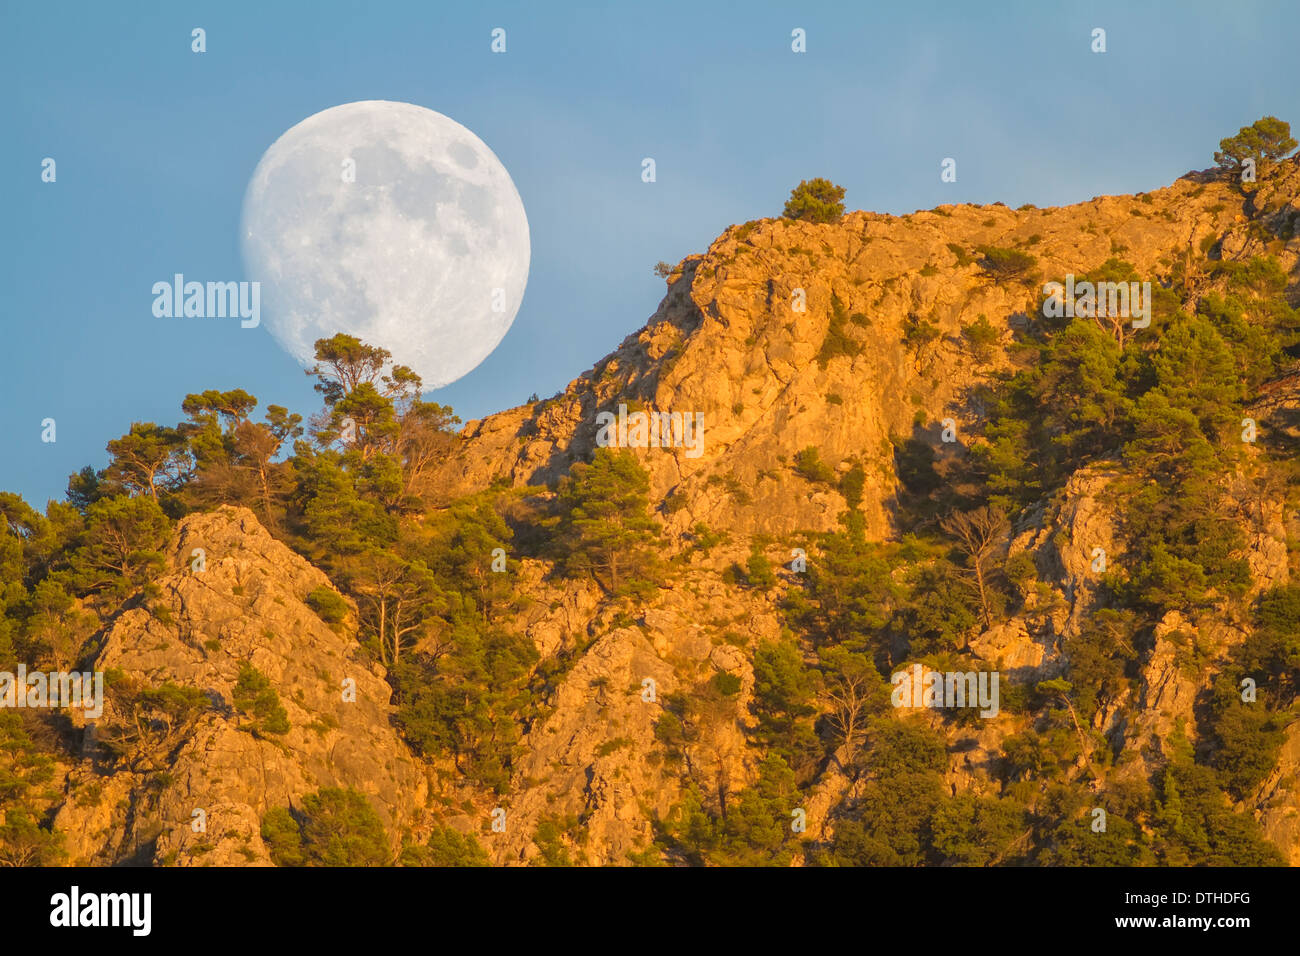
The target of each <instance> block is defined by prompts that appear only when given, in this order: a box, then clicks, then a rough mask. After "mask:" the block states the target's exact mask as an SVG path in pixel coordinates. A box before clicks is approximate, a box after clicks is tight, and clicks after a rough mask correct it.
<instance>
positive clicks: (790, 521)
mask: <svg viewBox="0 0 1300 956" xmlns="http://www.w3.org/2000/svg"><path fill="white" fill-rule="evenodd" d="M1298 194H1300V164H1296V163H1294V162H1291V163H1289V164H1287V168H1286V169H1285V171H1284V172H1283V173H1282V174H1281V175H1279V176H1277V177H1276V178H1274V179H1271V180H1270V181H1269V182H1268V183H1267V184H1266V185H1265V186H1263V187H1261V189H1260V190H1259V192H1258V193H1256V194H1255V195H1253V196H1251V197H1243V195H1242V194H1241V193H1240V192H1239V191H1237V190H1236V189H1235V188H1233V187H1232V186H1231V185H1230V184H1228V183H1224V182H1222V181H1219V180H1215V179H1213V178H1211V177H1208V176H1205V175H1201V174H1189V176H1187V177H1184V178H1183V179H1181V180H1179V181H1178V182H1176V183H1174V184H1173V185H1172V186H1169V187H1168V188H1165V189H1159V190H1155V191H1153V192H1150V193H1146V194H1138V195H1132V196H1105V197H1099V198H1097V199H1093V200H1091V201H1090V202H1086V203H1078V204H1076V205H1073V206H1064V207H1059V208H1052V209H1037V208H1023V209H1020V210H1011V209H1008V208H1007V207H1005V206H1002V205H994V206H971V205H959V206H940V207H938V208H936V209H934V210H931V211H927V212H917V213H913V214H911V215H908V216H902V217H894V216H887V215H878V214H873V213H866V212H855V213H850V214H848V215H847V216H845V217H844V218H843V220H842V221H840V222H839V223H836V224H833V225H817V224H812V223H806V222H798V221H793V220H786V219H765V220H759V221H757V222H754V223H747V224H745V225H742V226H733V227H732V228H730V229H728V230H727V231H726V232H725V233H723V234H722V235H721V236H720V237H719V238H718V239H717V240H716V241H715V242H714V243H713V245H712V246H711V247H710V248H709V250H708V252H707V253H705V254H704V255H702V256H692V257H689V258H687V259H686V260H685V261H684V262H683V263H682V264H681V266H680V267H679V268H680V271H679V272H677V273H675V274H674V275H673V276H671V277H670V278H669V280H668V293H667V295H666V296H665V297H664V300H663V302H662V303H661V304H660V306H659V308H658V310H657V311H656V312H655V313H654V315H652V316H651V317H650V319H649V320H648V321H647V322H646V325H645V327H644V328H643V329H642V330H641V331H639V332H637V333H634V334H633V335H630V336H628V337H627V338H626V339H625V340H624V341H623V343H622V344H621V345H620V346H619V348H618V349H617V350H616V351H614V352H613V353H611V354H610V355H608V356H606V357H605V358H604V359H602V360H601V361H600V362H598V363H597V364H596V366H595V367H594V368H593V369H592V370H591V371H589V372H587V373H585V374H583V375H582V376H580V377H579V378H577V379H575V380H574V381H573V382H571V383H570V384H569V386H568V387H567V388H566V389H565V390H564V392H563V393H561V394H560V395H558V396H556V397H555V398H553V399H550V400H547V401H544V402H540V403H537V404H534V405H529V406H523V407H520V408H514V409H510V410H509V411H504V412H501V413H499V414H496V415H492V416H489V417H487V418H485V419H483V420H481V421H473V422H469V423H468V424H467V425H466V426H465V429H464V437H465V440H464V442H463V443H462V444H461V447H460V449H459V451H458V453H457V454H455V455H454V456H453V457H452V458H451V459H450V460H449V461H448V462H447V463H446V465H445V467H444V469H443V472H442V474H441V475H440V476H439V478H440V480H441V481H442V482H443V483H445V485H446V487H448V488H449V489H451V492H452V493H459V492H464V491H469V490H473V489H475V488H481V487H483V486H485V485H486V484H487V483H488V482H490V481H491V480H492V479H494V478H498V477H506V478H509V479H510V480H511V481H513V482H515V483H516V484H541V483H548V482H552V481H554V480H555V479H557V478H558V477H560V476H561V475H563V474H564V473H565V472H567V470H568V467H569V465H570V464H571V463H572V462H573V461H575V460H578V459H580V458H582V457H583V456H585V455H586V454H587V453H589V452H590V450H591V449H592V447H593V446H594V444H595V440H596V433H597V418H596V416H597V414H598V413H599V412H601V411H614V412H617V406H618V405H619V403H625V404H626V403H631V404H629V407H630V408H636V407H642V406H643V407H645V408H646V409H653V410H658V411H663V412H698V413H700V414H702V416H703V421H704V442H703V450H702V453H701V454H700V455H699V457H691V456H690V455H688V454H687V452H686V450H685V449H681V448H674V449H646V450H644V451H642V452H641V458H642V461H643V463H644V464H645V466H646V467H647V468H648V469H649V470H650V472H651V475H652V480H653V491H654V494H655V495H656V497H657V498H658V499H660V500H662V499H666V498H668V499H670V507H669V508H667V509H666V511H667V512H668V515H667V518H668V524H669V528H670V529H675V530H682V529H685V528H689V527H691V525H692V524H693V523H695V522H699V521H702V522H704V523H705V524H707V525H709V526H710V527H726V528H733V529H736V530H739V531H746V532H754V533H770V534H786V533H789V532H792V531H795V530H829V529H832V528H834V527H835V526H836V520H837V517H838V515H839V514H840V513H841V512H842V511H843V509H844V502H843V500H842V499H841V498H840V497H839V496H838V495H837V494H836V493H835V492H834V491H832V490H830V489H829V488H827V487H825V486H819V487H815V488H814V487H810V486H809V484H808V482H806V481H804V480H802V479H801V478H800V477H799V476H798V475H796V474H795V473H794V470H793V461H794V456H795V455H796V454H797V453H798V452H799V451H800V450H802V449H804V448H807V447H809V446H815V447H817V448H819V449H820V450H821V453H822V458H823V459H824V460H825V461H827V462H828V463H830V464H831V465H833V466H834V465H839V464H841V463H843V462H847V461H848V460H849V459H857V460H860V461H861V462H862V463H863V465H864V467H865V469H866V475H867V487H866V493H865V504H864V510H865V511H866V513H867V517H868V524H869V527H870V529H871V531H872V532H873V533H874V534H876V535H878V536H882V537H883V536H885V535H886V534H887V533H888V531H889V529H890V517H889V513H888V508H887V506H886V503H887V502H888V501H889V499H890V496H891V494H892V492H893V490H894V483H895V481H896V477H895V475H894V468H893V452H892V448H891V445H890V436H891V435H896V436H900V437H903V438H907V437H911V436H913V435H914V434H915V435H918V436H920V437H923V438H925V439H927V440H929V441H930V442H932V443H934V444H935V445H936V446H938V447H939V448H940V450H941V451H942V450H944V447H943V446H942V443H940V442H939V437H940V432H941V430H942V421H943V419H945V418H951V419H953V421H954V423H955V424H956V426H957V428H956V433H957V436H956V437H957V443H958V444H960V443H961V442H962V441H963V430H962V429H963V426H966V425H969V424H970V423H971V421H972V420H973V419H974V418H975V417H976V416H977V415H978V414H979V411H980V410H979V408H978V406H977V404H975V403H974V398H975V397H974V396H973V395H972V394H971V386H972V385H973V384H975V383H976V382H977V381H978V380H979V375H980V373H981V372H987V371H988V370H989V369H990V367H998V366H1005V364H1006V362H1007V359H1006V358H1005V356H1004V355H1003V354H1002V352H1001V350H995V351H994V354H993V355H992V356H991V357H990V358H989V361H988V364H981V363H980V361H979V360H978V359H977V358H976V357H975V356H974V355H972V352H971V349H970V348H968V347H967V346H966V344H965V343H964V341H963V340H962V337H961V329H962V327H963V326H964V325H967V324H970V323H972V322H974V321H975V320H976V319H977V318H978V317H979V316H980V315H985V316H987V318H988V320H989V321H990V322H992V323H994V324H995V326H997V327H998V328H1000V329H1001V330H1002V332H1003V338H1004V341H1009V337H1010V330H1011V328H1012V327H1013V326H1015V325H1023V324H1024V323H1026V322H1029V321H1032V318H1031V314H1030V313H1031V311H1032V309H1033V308H1034V305H1035V303H1036V301H1037V296H1038V294H1039V291H1040V286H1031V285H1026V284H1019V283H1013V282H1012V283H1009V282H997V281H994V280H993V279H991V278H990V277H989V276H988V275H986V274H985V271H984V270H983V269H981V267H980V265H979V263H978V261H977V260H978V258H979V256H978V254H977V253H976V252H975V250H977V249H979V248H980V247H983V246H995V247H1003V248H1019V249H1021V250H1023V251H1025V252H1028V253H1030V254H1032V255H1034V256H1036V257H1037V259H1038V263H1037V267H1036V268H1037V269H1038V270H1039V271H1040V272H1041V276H1042V278H1041V280H1040V284H1041V282H1042V281H1049V280H1056V281H1063V280H1064V278H1065V276H1066V275H1067V274H1082V273H1084V272H1087V271H1088V270H1091V269H1095V268H1097V267H1098V266H1100V265H1101V264H1102V263H1104V262H1106V261H1107V260H1108V259H1110V258H1112V257H1118V258H1122V259H1125V260H1127V261H1129V262H1131V263H1132V264H1133V265H1134V267H1135V268H1136V269H1137V272H1138V274H1139V275H1140V276H1154V275H1157V274H1166V273H1167V272H1168V271H1169V269H1170V267H1171V265H1173V264H1174V263H1176V262H1181V261H1182V260H1183V259H1184V257H1186V256H1189V255H1198V254H1199V248H1200V245H1201V243H1202V242H1203V241H1205V240H1207V239H1210V240H1213V241H1219V242H1220V243H1221V249H1222V250H1223V251H1222V255H1223V256H1224V257H1225V258H1248V257H1250V256H1252V255H1260V254H1263V253H1265V252H1267V253H1269V254H1272V255H1275V256H1277V257H1278V259H1279V261H1280V262H1281V263H1282V265H1283V267H1284V268H1285V269H1286V270H1287V271H1293V270H1294V268H1295V265H1296V262H1297V257H1298V256H1300V242H1297V241H1296V240H1295V239H1294V238H1293V239H1291V240H1290V241H1285V242H1281V241H1277V240H1273V239H1272V238H1271V236H1270V235H1268V234H1266V233H1265V232H1263V231H1261V230H1260V228H1259V226H1260V225H1266V226H1268V227H1269V228H1270V229H1274V230H1277V231H1281V232H1282V234H1287V233H1286V230H1287V229H1288V228H1289V229H1291V230H1292V233H1291V234H1292V235H1294V232H1295V231H1296V230H1298V229H1300V226H1296V225H1295V223H1296V222H1300V206H1298V205H1297V199H1296V197H1297V195H1298ZM1190 291H1191V290H1189V292H1190ZM833 296H834V297H835V298H836V299H838V301H839V303H840V309H839V312H840V316H841V317H842V319H845V320H846V321H840V322H838V323H836V324H837V328H838V331H839V332H840V333H842V334H843V335H844V336H847V338H848V340H849V342H850V346H849V349H848V351H850V352H856V354H840V355H836V356H831V355H827V354H826V353H824V352H823V346H824V344H825V343H826V342H827V335H828V332H830V331H831V327H832V323H833V321H834V319H835V312H836V310H835V308H834V304H833V300H832V297H833ZM800 306H802V307H803V308H804V309H805V311H798V309H799V308H800ZM915 320H922V321H928V322H932V323H934V324H935V325H936V326H937V327H938V329H939V331H940V333H941V336H940V338H938V339H937V340H935V341H933V342H931V343H929V344H925V345H919V346H917V347H916V348H912V347H909V346H908V345H907V344H906V343H905V341H904V330H905V327H906V325H907V323H908V322H909V321H915ZM831 351H834V350H831ZM819 356H821V359H822V360H819ZM845 467H847V466H845ZM678 504H681V505H683V507H681V508H680V509H677V510H674V508H675V506H676V505H678Z"/></svg>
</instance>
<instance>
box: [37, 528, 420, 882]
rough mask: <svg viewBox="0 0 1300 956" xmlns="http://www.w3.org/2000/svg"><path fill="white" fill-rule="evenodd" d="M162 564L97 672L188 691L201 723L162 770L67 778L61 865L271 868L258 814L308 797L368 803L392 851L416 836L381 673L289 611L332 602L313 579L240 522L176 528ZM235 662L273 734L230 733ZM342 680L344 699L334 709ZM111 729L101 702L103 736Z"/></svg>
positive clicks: (403, 755) (411, 791) (412, 786)
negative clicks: (331, 791) (202, 705)
mask: <svg viewBox="0 0 1300 956" xmlns="http://www.w3.org/2000/svg"><path fill="white" fill-rule="evenodd" d="M196 551H202V556H203V560H202V563H201V564H200V565H196V564H195V561H196V558H197V557H198V554H197V553H196ZM168 558H169V565H170V570H169V573H167V574H165V575H163V576H162V577H160V578H159V579H158V581H157V585H158V589H159V594H158V596H157V598H155V599H153V600H152V601H150V602H149V608H148V609H145V608H144V607H136V608H133V609H130V610H127V611H125V612H124V613H122V614H121V615H120V616H119V617H118V618H117V619H116V621H114V622H113V624H112V626H111V627H110V628H109V629H108V632H107V634H106V636H105V638H104V641H103V647H102V650H101V651H100V654H99V657H98V660H97V662H96V667H97V668H98V669H100V670H104V671H106V672H110V671H114V670H116V671H120V672H122V674H123V675H125V676H126V677H127V678H135V679H139V680H143V681H145V682H147V683H148V684H149V685H150V686H158V685H161V684H165V683H168V682H171V683H174V684H177V685H180V686H184V687H194V688H198V689H200V690H202V691H203V693H204V694H205V695H206V696H207V697H208V698H209V700H210V701H211V704H212V709H211V710H209V711H208V712H207V713H205V714H204V716H203V717H202V718H201V719H200V720H199V721H198V723H197V725H196V726H194V727H193V728H192V729H191V730H190V731H189V732H188V733H187V734H186V735H185V737H184V739H183V740H182V741H181V742H180V743H179V745H178V746H177V747H176V748H175V750H174V751H173V752H172V753H170V754H168V755H166V760H165V763H166V769H165V771H153V770H149V771H145V772H128V771H119V772H117V773H115V774H112V775H109V776H102V775H100V774H98V773H96V772H95V769H94V768H86V769H83V770H80V771H77V772H76V773H74V774H73V776H72V777H71V778H70V780H69V782H68V790H69V795H70V799H69V800H68V801H67V802H66V803H65V804H64V805H63V807H62V809H61V810H60V811H59V814H58V817H57V818H56V826H57V827H58V828H59V829H60V830H62V831H63V833H65V834H66V836H67V839H68V841H69V852H70V855H71V857H72V859H73V862H79V863H90V864H111V863H118V862H123V861H126V860H131V859H135V860H137V861H140V860H139V856H138V854H139V853H140V852H141V850H142V849H144V850H145V851H146V852H147V853H148V855H149V856H150V857H151V858H152V860H153V861H154V862H167V863H175V864H177V865H190V864H200V863H201V864H209V865H241V866H243V865H249V864H264V865H269V864H270V857H269V855H268V854H267V851H266V847H265V846H264V844H263V842H262V839H261V836H260V828H261V818H262V815H263V814H265V813H266V811H267V810H269V809H271V808H272V807H277V806H279V807H284V806H292V805H295V803H296V802H297V801H300V800H301V798H302V796H303V795H305V794H307V793H310V792H312V791H314V790H317V789H319V788H321V787H331V786H332V787H352V788H355V789H357V790H360V791H361V792H362V793H365V794H367V795H368V796H369V797H371V798H372V803H373V804H374V806H375V808H376V810H377V811H378V812H379V814H380V815H381V817H382V818H383V819H384V821H385V823H386V824H388V831H389V833H390V834H392V835H393V837H394V839H395V840H396V839H397V838H398V837H399V836H400V835H401V834H402V832H403V831H404V830H409V828H410V827H412V826H413V825H417V824H418V821H419V819H420V815H421V812H422V808H423V806H424V803H425V794H426V793H427V790H428V785H427V781H426V779H425V774H424V771H423V770H422V769H421V768H420V767H419V766H418V765H417V764H416V762H415V761H414V760H412V758H411V756H410V755H409V753H408V751H407V749H406V747H405V745H404V744H403V743H402V742H401V740H400V739H399V738H398V736H397V734H396V733H395V732H394V730H393V729H392V727H391V726H390V725H389V722H388V718H389V714H390V712H391V707H390V706H389V698H390V697H391V693H392V691H391V689H390V688H389V686H388V684H387V683H385V681H384V677H383V673H382V671H381V670H379V669H378V668H377V667H374V666H371V665H368V664H365V663H363V661H362V658H361V655H360V654H359V653H358V648H357V645H356V642H355V640H354V639H353V638H352V635H351V634H349V633H347V632H346V631H343V632H336V631H334V630H332V629H331V628H330V627H329V626H328V625H327V624H325V622H324V621H322V620H321V619H320V617H318V616H317V615H316V613H315V612H313V611H312V610H311V609H310V608H309V607H307V605H306V604H304V603H303V601H304V598H305V597H306V596H307V595H308V594H309V593H310V592H312V591H313V590H315V589H316V588H320V587H331V585H330V583H329V581H328V579H327V578H326V577H325V575H324V574H322V573H321V572H320V571H318V570H316V569H315V568H314V567H312V566H311V565H310V564H308V563H307V562H306V561H304V560H303V559H302V558H301V557H299V556H298V555H296V554H294V553H293V552H292V551H290V550H289V549H288V548H287V547H285V546H284V545H283V544H281V543H280V542H278V541H276V540H275V539H274V538H272V537H271V535H270V534H269V533H268V532H267V531H266V530H265V529H264V528H263V527H262V526H261V525H260V524H258V522H257V519H256V518H254V517H253V514H252V512H251V511H249V510H247V509H246V508H231V507H223V508H221V509H220V510H218V511H216V512H213V513H210V514H204V515H195V516H192V517H190V518H187V519H185V520H183V521H182V522H181V523H180V525H179V527H178V528H177V530H176V533H175V536H174V537H173V539H172V541H171V544H170V546H169V549H168ZM241 661H247V662H250V663H251V664H252V665H253V666H254V667H256V668H257V669H258V670H259V671H261V672H262V673H264V674H265V675H266V676H267V677H268V678H269V679H270V681H271V684H272V686H273V687H274V688H275V690H276V691H277V693H278V694H279V697H280V700H281V702H282V703H283V706H284V708H285V710H286V711H287V713H288V718H289V724H290V728H289V731H288V732H287V733H285V734H283V735H278V734H266V735H265V736H264V737H258V736H256V735H254V734H252V733H250V732H248V731H247V730H245V729H241V724H242V723H246V721H245V720H242V719H241V716H240V715H239V714H238V713H236V712H235V710H234V708H233V706H232V699H233V691H234V686H235V683H236V680H237V679H238V673H239V664H240V662H241ZM349 679H350V680H351V681H353V682H355V695H352V694H350V693H349V694H347V695H346V697H347V698H348V699H345V694H344V681H345V680H349ZM353 698H354V699H353ZM121 716H122V715H120V714H115V713H114V712H113V709H112V705H111V703H110V705H109V706H108V707H107V708H106V710H105V714H104V716H103V721H104V722H112V721H113V720H114V719H115V718H119V717H121ZM196 811H202V814H200V815H196ZM394 846H395V848H396V843H395V845H394ZM140 862H144V861H140Z"/></svg>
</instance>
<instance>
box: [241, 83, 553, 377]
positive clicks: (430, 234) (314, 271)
mask: <svg viewBox="0 0 1300 956" xmlns="http://www.w3.org/2000/svg"><path fill="white" fill-rule="evenodd" d="M240 232H241V239H242V241H241V247H242V252H243V257H244V263H245V266H246V269H247V271H248V274H249V278H250V279H253V280H255V281H258V282H260V283H261V286H262V302H263V305H264V309H263V313H264V315H263V320H264V322H265V324H266V325H267V328H268V329H269V330H270V332H271V334H272V335H273V336H274V337H275V339H276V341H278V342H279V343H280V345H281V346H282V347H283V348H284V349H285V350H286V351H287V352H289V353H290V354H291V355H292V356H293V357H294V358H295V359H297V360H298V361H299V362H301V363H302V364H303V365H304V366H308V367H309V366H311V365H313V364H314V363H315V358H314V355H315V348H314V343H315V341H316V340H317V339H320V338H328V337H330V336H332V335H334V334H335V333H336V332H346V333H347V334H349V335H355V336H356V337H357V338H359V339H361V340H362V341H363V342H365V343H367V344H368V345H377V346H381V347H382V348H385V349H388V350H389V351H390V352H391V353H392V354H393V361H394V363H396V364H398V365H409V366H410V367H411V368H412V369H413V370H414V371H415V372H416V374H418V375H419V376H420V377H421V378H422V379H423V380H424V387H425V388H426V389H430V388H439V387H441V386H443V385H447V384H448V383H450V382H454V381H456V379H458V378H460V377H461V376H463V375H466V374H468V373H469V372H471V371H473V370H474V369H475V368H476V367H477V366H478V364H479V363H480V362H482V361H483V359H485V358H487V356H488V355H489V354H490V353H491V352H492V350H493V349H494V348H496V346H497V344H498V343H499V342H500V341H501V339H502V338H503V337H504V336H505V334H506V332H507V331H508V330H509V329H510V324H511V323H512V322H513V321H514V319H515V315H516V313H517V312H518V311H519V305H520V302H521V301H522V299H523V294H524V286H525V285H526V284H527V282H528V262H529V242H528V218H527V216H526V215H525V214H524V204H523V202H522V200H520V198H519V192H518V190H516V189H515V184H514V182H513V181H512V180H511V179H510V174H509V173H507V172H506V168H505V166H503V165H502V164H501V161H500V160H499V159H497V157H496V154H494V153H493V152H492V150H490V149H488V147H487V146H486V145H485V144H484V143H483V141H482V140H480V139H479V138H478V137H477V136H475V135H474V134H473V133H471V132H470V131H469V130H468V129H466V128H465V127H464V126H461V125H460V124H459V123H457V122H456V121H455V120H452V119H449V118H447V117H446V116H443V115H442V114H441V113H435V112H434V111H433V110H429V109H425V108H423V107H420V106H412V105H411V104H409V103H392V102H387V101H383V100H370V101H365V102H359V103H345V104H343V105H342V106H335V107H332V108H330V109H327V110H324V111H323V112H320V113H317V114H315V115H314V116H309V117H308V118H307V119H305V120H303V121H302V122H301V123H299V124H298V125H297V126H294V127H293V128H292V129H290V130H289V131H288V132H286V133H285V134H284V135H282V136H281V137H280V138H279V139H277V140H276V141H275V142H274V143H272V144H271V148H270V149H268V150H267V151H266V154H265V155H264V156H263V157H262V159H261V161H260V162H259V163H258V164H257V169H256V170H254V172H253V178H252V180H251V181H250V182H249V184H248V190H247V192H246V193H245V195H244V207H243V216H242V221H241V226H240Z"/></svg>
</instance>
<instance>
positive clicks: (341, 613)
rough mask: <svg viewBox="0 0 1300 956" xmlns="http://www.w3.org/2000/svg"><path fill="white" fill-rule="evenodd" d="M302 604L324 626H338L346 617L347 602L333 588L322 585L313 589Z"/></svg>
mask: <svg viewBox="0 0 1300 956" xmlns="http://www.w3.org/2000/svg"><path fill="white" fill-rule="evenodd" d="M304 603H305V604H306V605H307V606H308V607H309V608H311V609H312V610H313V611H315V612H316V616H317V617H319V618H320V619H321V620H322V621H324V622H325V623H326V624H338V623H340V622H342V620H343V619H344V618H345V617H347V616H348V602H347V601H345V600H343V598H342V597H341V596H340V595H339V593H338V592H337V591H335V590H334V589H333V588H328V587H325V586H324V585H321V586H320V587H318V588H315V589H313V590H312V592H311V593H310V594H308V595H307V597H306V600H305V601H304Z"/></svg>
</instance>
